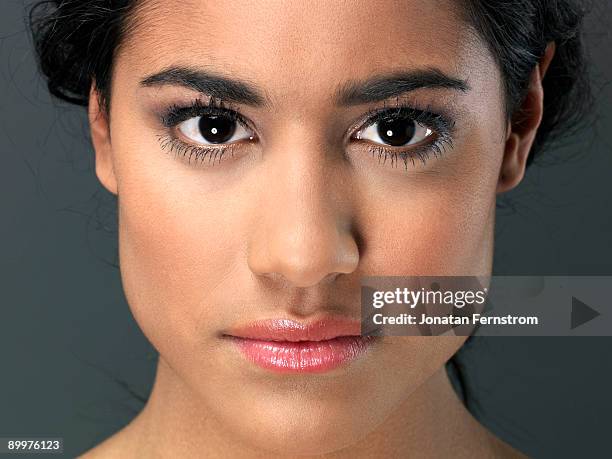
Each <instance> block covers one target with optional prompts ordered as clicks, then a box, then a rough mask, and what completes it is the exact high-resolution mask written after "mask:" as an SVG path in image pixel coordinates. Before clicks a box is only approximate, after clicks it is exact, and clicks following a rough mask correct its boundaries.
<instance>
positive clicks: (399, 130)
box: [378, 118, 416, 147]
mask: <svg viewBox="0 0 612 459" xmlns="http://www.w3.org/2000/svg"><path fill="white" fill-rule="evenodd" d="M415 130H416V126H415V123H414V121H413V120H411V119H406V118H395V119H388V120H381V121H379V122H378V135H379V136H380V138H381V139H382V140H383V141H384V142H385V143H388V144H389V145H392V146H394V147H399V146H402V145H405V144H407V143H408V142H410V140H412V137H413V136H414V132H415Z"/></svg>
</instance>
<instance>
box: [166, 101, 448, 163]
mask: <svg viewBox="0 0 612 459" xmlns="http://www.w3.org/2000/svg"><path fill="white" fill-rule="evenodd" d="M204 115H223V116H226V117H229V118H230V119H232V120H233V121H235V122H237V123H240V124H242V125H243V126H244V127H245V128H247V129H249V130H251V131H253V129H252V127H251V125H250V123H249V122H248V121H247V120H246V119H245V118H244V117H243V116H242V115H240V113H239V112H238V111H236V110H234V109H233V108H231V107H230V106H228V105H227V104H225V103H224V102H223V101H221V100H219V99H215V98H210V100H209V101H208V102H206V103H204V102H202V101H201V100H200V99H196V100H194V101H193V102H192V103H191V104H189V105H182V106H181V105H172V106H170V107H169V108H168V109H167V110H166V111H165V112H164V113H163V114H162V115H161V117H160V119H161V122H162V125H163V126H164V127H165V128H166V129H168V130H172V129H173V128H175V127H176V126H177V125H178V124H180V123H182V122H183V121H186V120H188V119H190V118H193V117H196V116H204ZM396 117H401V118H407V119H410V120H413V121H415V122H417V123H419V124H421V125H423V126H426V127H428V128H430V129H432V131H433V133H432V134H431V136H430V137H433V139H432V140H429V141H428V142H426V143H423V144H422V145H419V144H412V145H410V146H409V147H394V146H391V145H388V146H384V145H378V144H373V143H372V142H370V141H368V140H362V139H354V138H353V135H354V134H353V135H351V139H352V140H356V141H358V142H362V143H366V144H368V145H367V150H368V152H369V153H370V154H371V155H372V156H373V157H375V156H377V157H378V161H379V163H380V162H381V161H382V162H383V164H385V163H386V162H387V161H388V160H389V159H390V162H391V167H396V166H397V165H398V163H399V161H400V160H401V161H402V162H403V164H404V167H405V169H408V163H409V162H410V163H412V165H413V166H415V161H416V160H419V161H421V163H423V164H425V163H426V162H427V160H428V159H429V157H430V155H432V154H433V155H434V157H436V158H437V157H439V156H441V155H442V154H443V153H445V152H446V150H447V148H452V147H453V136H452V134H453V132H454V126H455V123H454V121H453V120H452V119H450V118H449V117H447V116H445V115H441V114H437V113H434V112H432V111H430V110H429V108H427V109H425V110H419V109H416V108H412V107H409V106H401V105H397V106H394V107H388V106H386V107H382V108H380V109H374V110H370V111H368V112H367V113H366V114H365V116H364V117H363V118H362V122H361V124H359V125H358V127H357V129H356V131H357V132H358V131H360V130H362V129H365V128H366V127H369V126H371V125H372V124H375V123H377V122H379V121H384V120H387V119H389V118H396ZM158 138H159V141H160V145H161V148H162V150H167V151H168V152H171V153H175V155H176V156H183V157H185V156H187V155H189V157H188V162H189V163H191V158H192V157H193V156H195V160H196V162H203V161H205V160H206V158H208V161H209V163H210V162H211V161H212V163H213V164H214V163H215V161H219V162H220V161H221V158H222V157H223V156H225V155H226V154H228V153H229V154H230V155H232V156H233V153H234V148H235V147H236V146H237V145H238V144H239V143H243V142H244V141H239V142H235V143H230V144H224V145H221V144H219V145H218V146H202V145H194V144H190V143H186V142H184V141H182V140H180V139H179V138H178V137H176V136H175V135H173V134H170V133H165V134H162V135H159V136H158Z"/></svg>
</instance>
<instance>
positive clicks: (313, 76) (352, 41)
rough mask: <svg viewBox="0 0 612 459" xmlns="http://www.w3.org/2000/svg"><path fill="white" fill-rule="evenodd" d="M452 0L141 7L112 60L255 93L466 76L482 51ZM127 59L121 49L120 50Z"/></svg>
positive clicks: (195, 2)
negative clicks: (376, 78)
mask: <svg viewBox="0 0 612 459" xmlns="http://www.w3.org/2000/svg"><path fill="white" fill-rule="evenodd" d="M459 4H460V2H458V1H456V0H401V1H400V0H348V1H346V0H333V1H332V0H308V1H286V0H256V1H255V0H224V1H223V2H217V1H210V0H143V1H141V2H140V3H139V4H138V7H137V9H136V10H135V14H134V16H133V17H132V25H133V27H131V28H130V30H131V31H130V33H129V34H128V35H127V37H126V38H125V41H124V47H123V48H122V51H121V52H120V54H119V56H118V58H120V59H122V60H125V61H127V62H124V64H125V65H126V66H127V67H128V68H130V71H132V72H136V73H146V72H150V71H152V70H154V69H160V68H163V67H167V66H170V65H188V66H194V65H202V66H207V67H212V68H213V69H215V70H217V71H220V72H223V73H226V74H229V75H232V76H237V77H240V78H242V79H247V80H251V81H254V82H257V84H259V85H263V86H264V87H267V88H270V87H273V88H276V89H277V90H281V89H282V88H284V89H286V90H291V91H297V90H304V91H311V90H313V89H318V90H319V92H320V91H321V89H322V88H325V86H326V84H327V83H329V85H330V87H331V86H335V85H337V84H338V83H339V82H342V81H345V80H346V79H360V78H367V77H369V76H371V75H373V74H376V73H380V72H386V71H394V70H410V69H423V68H437V69H440V70H442V71H444V72H448V73H449V74H460V75H462V76H463V78H465V79H468V80H469V79H471V78H470V76H471V75H472V74H473V73H474V69H475V68H478V65H476V63H477V62H478V61H482V57H483V56H482V54H483V50H484V49H485V47H484V46H482V44H480V42H479V41H478V40H477V39H476V38H475V35H474V34H473V33H472V29H471V28H470V27H469V26H468V25H467V24H466V23H465V22H464V21H463V20H462V16H461V11H459V10H458V8H459ZM126 50H127V51H129V52H125V51H126Z"/></svg>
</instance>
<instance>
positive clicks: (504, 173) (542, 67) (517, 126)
mask: <svg viewBox="0 0 612 459" xmlns="http://www.w3.org/2000/svg"><path fill="white" fill-rule="evenodd" d="M554 53H555V43H554V42H551V43H549V44H548V46H547V47H546V51H545V52H544V55H543V56H542V58H541V59H540V62H539V64H538V65H536V66H535V68H534V69H533V71H532V72H531V77H530V80H529V88H528V90H527V94H526V95H525V98H524V100H523V102H522V104H521V106H520V107H519V108H518V110H517V112H516V115H515V116H514V117H513V119H512V121H510V122H509V123H508V128H507V129H508V130H507V132H508V135H507V137H506V143H505V148H504V157H503V160H502V165H501V168H500V171H499V179H498V183H497V192H498V193H504V192H506V191H509V190H511V189H512V188H514V187H516V186H517V185H518V184H519V183H520V182H521V180H522V179H523V176H524V175H525V168H526V166H527V158H528V156H529V151H530V150H531V146H532V145H533V141H534V140H535V137H536V133H537V130H538V127H539V126H540V122H541V121H542V116H543V114H544V89H543V87H542V79H543V78H544V75H545V74H546V71H547V70H548V66H549V65H550V62H551V61H552V58H553V56H554Z"/></svg>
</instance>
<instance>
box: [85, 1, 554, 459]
mask: <svg viewBox="0 0 612 459" xmlns="http://www.w3.org/2000/svg"><path fill="white" fill-rule="evenodd" d="M458 7H459V2H454V1H450V0H448V1H424V0H403V1H392V0H377V1H372V0H367V1H365V0H364V1H355V0H351V1H333V2H330V1H327V0H310V1H308V2H297V1H296V2H288V1H272V0H270V1H261V0H258V1H247V0H227V1H224V2H223V3H222V6H219V4H218V3H216V2H209V1H204V0H189V1H185V0H181V1H178V0H176V1H173V0H166V1H155V0H145V1H144V2H142V5H141V7H140V8H138V9H137V11H136V13H135V15H134V17H133V18H132V25H133V26H134V27H132V28H130V31H129V34H128V36H127V37H126V38H125V40H124V42H123V46H122V47H121V48H120V49H119V52H118V53H117V55H116V60H115V67H114V73H113V82H112V95H111V99H110V112H109V113H106V112H105V111H104V110H101V109H100V108H101V107H100V105H99V104H98V97H97V96H98V94H97V92H96V89H95V86H92V93H91V98H90V105H89V117H90V123H91V133H92V140H93V144H94V148H95V159H96V174H97V176H98V178H99V180H100V181H101V182H102V184H103V185H104V186H105V187H106V188H107V189H108V190H109V191H110V192H112V193H115V194H117V196H118V205H119V253H120V267H121V278H122V282H123V287H124V290H125V293H126V297H127V300H128V303H129V305H130V308H131V310H132V313H133V314H134V317H135V318H136V320H137V322H138V324H139V325H140V327H141V328H142V330H143V332H144V333H145V335H146V336H147V338H148V339H149V340H150V341H151V343H152V344H153V345H154V346H155V348H156V349H157V350H158V351H159V354H160V357H159V364H158V369H157V375H156V379H155V384H154V387H153V391H152V393H151V396H150V399H149V400H148V402H147V404H146V406H145V408H144V409H143V411H142V412H141V413H140V414H139V415H138V416H137V417H136V418H135V419H134V420H133V421H132V422H131V423H130V424H129V425H128V426H127V427H125V428H124V429H122V430H120V431H119V432H118V433H117V434H115V435H113V436H112V437H111V438H110V439H108V440H106V441H105V442H103V443H102V444H100V445H99V446H98V447H96V448H94V449H93V450H91V451H89V452H88V453H86V454H85V455H84V456H83V457H86V458H96V457H112V458H123V457H125V458H131V457H147V458H155V457H173V458H181V457H207V458H214V457H240V458H249V457H298V456H304V455H314V456H317V457H318V456H321V457H329V458H332V457H334V458H336V457H337V458H341V457H347V458H349V457H350V458H360V457H448V456H449V455H450V454H451V452H452V457H513V456H515V455H519V454H518V453H517V452H516V451H514V450H512V449H511V448H510V447H509V446H508V445H506V444H504V443H503V442H501V441H500V440H498V439H496V438H495V437H494V436H493V435H492V434H491V433H489V432H488V431H487V430H486V429H485V428H484V427H482V426H481V425H480V424H479V423H478V422H476V421H475V420H474V419H473V418H472V416H471V415H470V414H469V413H468V411H467V410H466V409H465V408H464V407H463V405H462V404H461V402H460V401H459V400H458V399H457V397H456V395H455V393H454V391H453V389H452V387H451V385H450V382H449V380H448V377H447V375H446V372H445V370H444V364H445V362H446V361H447V360H448V359H449V358H451V357H452V356H453V354H455V352H457V350H458V349H459V348H460V347H461V345H462V344H463V342H464V341H465V337H385V338H382V339H380V340H379V341H378V342H377V343H376V344H375V345H374V346H372V347H371V348H370V349H369V351H368V352H367V353H366V354H365V355H363V356H362V357H360V358H359V359H357V360H356V361H354V362H351V363H350V364H348V365H344V366H342V367H340V368H338V369H335V370H333V371H331V372H328V373H323V374H290V375H287V374H277V373H272V372H269V371H266V370H263V369H261V368H258V367H255V366H254V365H253V364H252V363H250V362H248V361H246V360H245V359H244V357H242V355H240V353H239V352H237V351H236V348H235V347H234V346H233V345H232V344H231V343H229V342H227V340H224V339H222V338H221V334H222V333H224V331H226V330H228V329H229V328H230V327H232V326H235V325H237V324H244V323H248V322H251V321H255V320H260V319H268V318H292V319H295V320H301V321H309V320H312V319H314V318H317V317H321V316H324V315H326V314H340V315H344V316H348V317H353V318H359V313H360V311H359V304H360V303H359V293H360V290H359V280H360V278H361V277H362V276H368V275H488V274H490V272H491V266H492V255H493V229H494V215H495V201H496V196H497V195H498V194H499V193H502V192H505V191H507V190H509V189H511V188H513V187H515V186H516V185H517V184H518V183H519V182H520V181H521V179H522V177H523V174H524V171H525V161H526V158H527V156H528V153H529V149H530V148H531V145H532V142H533V140H534V136H535V133H536V130H537V127H538V125H539V123H540V120H541V117H542V101H543V91H542V85H541V79H542V77H543V75H544V73H545V71H546V68H547V66H548V63H549V62H550V59H551V58H552V56H553V54H554V45H551V46H549V47H548V49H547V52H546V55H545V56H544V58H543V59H542V61H541V63H540V65H539V66H538V67H536V68H535V69H534V71H533V74H532V77H531V81H530V88H529V93H528V95H527V97H526V99H525V101H524V103H523V107H522V108H523V113H524V115H523V116H522V118H521V120H520V123H513V122H512V120H507V118H506V116H505V105H504V104H505V101H504V94H503V90H502V88H503V85H502V79H501V76H500V72H499V69H498V66H497V65H496V63H495V60H494V58H493V56H492V55H491V53H490V51H489V50H488V48H487V46H486V45H485V44H484V43H483V42H482V41H481V40H480V39H479V38H478V36H477V35H476V34H475V32H474V31H473V30H472V29H471V28H470V27H469V25H468V24H467V23H466V22H465V21H464V20H463V18H462V17H461V12H460V11H458V10H457V8H458ZM171 66H184V67H189V68H193V69H200V70H204V71H206V72H209V73H212V74H215V75H219V76H223V77H225V78H228V79H237V80H241V81H247V82H248V83H249V84H250V85H251V86H252V87H253V88H257V90H258V91H260V93H261V94H262V95H263V97H264V99H265V104H263V105H261V106H257V107H255V106H249V105H247V104H234V105H232V108H235V109H236V110H237V111H239V112H240V113H241V114H242V115H243V116H244V117H246V118H247V119H248V120H250V121H251V122H252V125H253V126H254V128H255V130H256V139H255V140H254V141H251V142H247V143H242V144H240V145H237V146H236V147H235V148H234V149H233V150H232V155H229V154H228V155H225V156H224V157H223V158H222V159H221V160H220V161H218V162H217V163H215V164H214V165H213V164H212V163H208V162H204V163H201V164H196V163H194V162H191V163H189V162H188V161H187V159H186V158H182V157H177V156H176V155H174V154H171V153H169V152H168V151H167V150H165V149H163V148H162V145H161V144H160V141H159V137H160V135H162V136H163V135H167V134H168V131H169V129H168V128H166V127H165V126H164V125H163V124H162V123H161V122H160V118H159V113H160V111H162V110H163V109H164V108H166V107H169V106H171V105H173V104H175V105H176V104H184V103H188V102H191V101H192V100H193V99H197V98H200V99H202V100H206V98H207V97H208V95H207V94H199V93H198V92H197V91H195V90H194V89H189V88H185V87H182V86H181V85H177V84H160V85H155V86H143V85H142V84H141V81H142V80H143V79H144V78H146V77H147V76H150V75H152V74H155V73H156V72H159V71H161V70H163V69H165V68H168V67H171ZM427 69H437V70H439V71H440V72H443V73H444V74H446V75H451V76H453V77H454V78H457V79H461V80H463V81H465V82H467V84H468V85H469V89H468V90H466V91H458V90H456V89H451V88H421V89H417V90H415V91H411V92H410V93H406V94H402V95H399V96H397V97H394V98H392V99H390V100H385V101H377V102H368V103H363V104H356V105H351V106H342V105H341V104H338V103H337V100H336V98H335V95H336V94H337V93H338V88H342V87H343V86H345V85H346V84H348V83H349V82H360V81H365V80H368V79H370V78H372V77H376V76H378V75H388V74H393V73H394V72H399V71H419V70H427ZM397 104H410V105H412V106H416V107H417V108H420V109H429V110H431V111H434V112H435V111H440V112H444V113H450V114H451V115H452V116H453V119H454V121H455V126H454V129H453V141H452V147H447V148H445V151H444V153H443V154H441V155H433V154H431V155H430V156H429V158H428V159H427V160H426V161H425V163H422V162H421V161H419V160H417V161H415V163H414V165H413V164H412V163H410V162H409V163H408V164H407V168H404V165H403V163H402V162H401V161H400V163H399V165H396V166H397V167H394V166H392V165H391V164H390V163H389V162H383V161H379V160H378V158H377V157H375V156H372V154H370V153H369V152H368V150H367V148H366V147H365V146H364V145H363V142H357V141H354V140H352V139H351V138H350V134H351V133H352V132H351V130H352V129H353V127H354V122H355V120H359V119H361V118H362V117H363V116H364V114H366V113H368V111H370V110H375V109H378V108H381V107H385V106H391V107H393V106H396V105H397ZM174 132H175V133H176V131H174Z"/></svg>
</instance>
